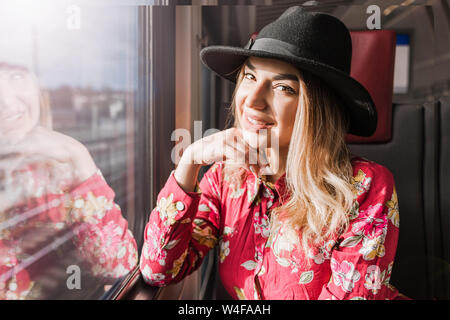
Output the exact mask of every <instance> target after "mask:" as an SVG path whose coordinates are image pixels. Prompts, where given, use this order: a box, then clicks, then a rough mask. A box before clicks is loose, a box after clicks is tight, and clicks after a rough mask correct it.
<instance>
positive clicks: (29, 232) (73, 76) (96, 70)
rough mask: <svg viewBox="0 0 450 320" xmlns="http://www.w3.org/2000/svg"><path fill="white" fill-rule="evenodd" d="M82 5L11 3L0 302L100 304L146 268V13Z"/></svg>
mask: <svg viewBox="0 0 450 320" xmlns="http://www.w3.org/2000/svg"><path fill="white" fill-rule="evenodd" d="M129 2H130V1H129ZM79 3H80V5H76V4H72V2H69V1H61V2H56V1H40V2H39V4H37V2H36V1H25V0H24V1H14V2H11V1H8V2H5V3H3V2H2V4H1V5H0V6H1V7H0V21H1V22H0V47H1V50H0V150H1V151H0V299H86V298H88V299H96V298H100V297H102V296H103V295H105V293H106V292H107V291H108V289H109V288H110V287H111V285H113V284H115V283H117V281H120V280H121V279H123V278H124V277H126V276H127V275H128V274H129V272H130V271H132V270H135V268H136V266H137V262H138V256H139V254H138V250H139V248H140V246H141V234H142V231H141V230H139V228H140V226H141V225H142V223H143V222H142V221H141V220H142V219H144V217H143V214H141V213H140V210H139V208H140V207H139V206H140V204H139V201H143V200H142V199H140V200H138V199H137V195H136V184H137V181H136V178H135V176H136V175H135V173H136V171H137V170H136V163H135V159H136V158H138V157H139V156H140V155H139V154H138V155H137V154H136V153H139V152H140V151H139V150H140V149H139V148H137V143H136V139H135V137H136V136H138V134H137V130H138V128H142V127H141V126H138V125H137V124H136V116H135V113H136V109H135V105H136V103H137V102H136V101H138V100H139V99H136V96H137V91H138V72H137V70H138V63H139V61H140V59H141V52H140V51H139V45H138V41H139V34H140V25H141V24H140V21H141V22H142V19H141V16H140V13H139V10H140V8H139V7H138V6H124V5H120V6H119V5H117V6H114V5H110V4H109V5H102V2H99V3H100V4H98V3H97V4H92V3H89V2H87V1H84V2H82V1H79ZM94 3H96V2H94ZM131 4H133V1H131ZM147 40H149V39H147ZM145 143H151V141H148V140H146V141H145ZM147 147H151V146H147ZM144 200H146V199H144Z"/></svg>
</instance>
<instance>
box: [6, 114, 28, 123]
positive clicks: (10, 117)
mask: <svg viewBox="0 0 450 320" xmlns="http://www.w3.org/2000/svg"><path fill="white" fill-rule="evenodd" d="M23 115H24V114H23V113H15V114H12V115H8V116H6V117H2V118H3V120H5V121H14V120H17V119H20V118H21V117H22V116H23Z"/></svg>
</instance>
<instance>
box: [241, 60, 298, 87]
mask: <svg viewBox="0 0 450 320" xmlns="http://www.w3.org/2000/svg"><path fill="white" fill-rule="evenodd" d="M245 66H247V67H248V68H249V69H250V70H252V71H255V69H256V68H255V66H254V65H252V64H251V63H250V61H248V60H247V61H246V62H245ZM273 80H292V81H296V82H299V81H298V78H297V76H296V75H294V74H290V73H280V74H277V75H276V76H275V77H273Z"/></svg>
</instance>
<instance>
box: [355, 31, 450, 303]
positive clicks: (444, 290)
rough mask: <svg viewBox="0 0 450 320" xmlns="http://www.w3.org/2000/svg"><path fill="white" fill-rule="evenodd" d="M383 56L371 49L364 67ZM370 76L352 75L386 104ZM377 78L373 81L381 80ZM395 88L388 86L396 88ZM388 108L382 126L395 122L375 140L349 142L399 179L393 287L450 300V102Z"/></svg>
mask: <svg viewBox="0 0 450 320" xmlns="http://www.w3.org/2000/svg"><path fill="white" fill-rule="evenodd" d="M367 33H369V32H367ZM358 36H365V35H364V34H360V35H358ZM355 50H358V48H354V51H355ZM382 52H383V51H382ZM379 54H380V51H379V50H374V51H367V50H366V54H365V55H364V57H363V59H366V63H361V64H360V66H365V65H366V66H367V65H369V64H370V63H371V62H372V61H374V60H375V61H378V62H379V61H380V60H379V59H380V56H379ZM359 58H360V59H361V57H359ZM385 58H387V56H385ZM389 65H390V63H389V62H388V61H386V62H385V66H384V67H382V68H380V69H379V70H385V71H387V72H390V71H391V70H390V69H388V66H389ZM366 72H367V70H366V68H355V69H353V64H352V75H353V76H354V77H355V78H356V79H358V80H359V77H360V75H361V74H362V75H363V76H365V77H366V78H364V80H365V81H366V83H364V85H365V86H366V88H367V89H368V90H369V91H370V93H371V95H372V97H373V99H374V101H375V103H376V104H377V101H384V102H386V100H383V99H380V97H377V94H383V92H380V91H379V83H378V84H377V85H376V86H371V83H370V79H369V81H367V74H366ZM374 75H375V77H374V79H373V81H377V79H376V77H377V75H376V73H375V74H374ZM391 84H392V83H391V82H387V83H385V85H386V86H390V88H391V89H392V86H391ZM377 88H378V89H377ZM374 90H375V91H374ZM376 90H378V92H377V91H376ZM391 96H392V95H391ZM384 107H385V106H384V105H382V104H379V103H378V104H377V111H378V113H379V114H381V115H382V117H381V118H379V122H380V121H386V118H385V117H391V118H392V119H388V120H387V125H384V126H380V123H379V125H378V127H377V132H376V133H375V134H374V136H372V137H369V138H358V137H349V139H348V145H349V148H350V151H351V152H352V153H353V154H356V155H359V156H362V157H364V158H367V159H370V160H372V161H375V162H377V163H379V164H381V165H384V166H385V167H387V168H388V169H389V170H390V171H391V172H392V173H393V175H394V179H395V182H396V189H397V194H398V201H399V212H400V235H399V242H398V247H397V255H396V259H395V262H394V268H393V271H392V276H391V283H392V284H393V285H394V286H396V287H397V288H398V289H399V290H400V292H402V293H403V294H405V295H407V296H409V297H411V298H413V299H442V298H447V299H448V288H449V285H448V281H449V280H448V278H449V277H448V275H449V274H450V273H449V270H448V269H449V267H448V261H449V260H448V258H449V248H448V245H447V246H446V247H445V244H446V243H449V241H448V235H447V236H446V234H448V233H447V232H444V228H447V229H448V228H449V226H450V224H449V221H448V219H449V218H448V217H445V216H444V215H442V216H441V214H440V213H441V212H442V213H445V212H448V208H449V198H448V196H449V195H448V191H449V190H450V188H448V181H449V180H448V178H449V173H450V170H449V169H448V165H447V166H446V165H445V163H447V164H448V163H450V162H449V159H448V158H449V154H450V152H449V150H448V149H449V143H448V140H449V136H450V133H449V128H448V127H449V126H448V123H449V121H450V119H449V114H450V112H449V110H450V109H449V108H450V107H449V99H447V98H443V99H441V100H440V101H435V102H428V103H424V104H416V105H414V104H403V105H401V104H394V105H393V107H392V110H391V106H390V105H389V108H388V112H384V111H383V110H382V108H384ZM380 109H381V110H380ZM383 117H384V118H383ZM444 119H446V120H444ZM391 125H392V126H391ZM445 139H446V140H445ZM445 190H447V194H446V195H445V194H444V191H445ZM444 208H447V209H444ZM440 209H441V210H440ZM445 236H446V237H447V239H444V238H443V237H445ZM444 240H445V241H444ZM444 249H445V250H446V254H445V255H444Z"/></svg>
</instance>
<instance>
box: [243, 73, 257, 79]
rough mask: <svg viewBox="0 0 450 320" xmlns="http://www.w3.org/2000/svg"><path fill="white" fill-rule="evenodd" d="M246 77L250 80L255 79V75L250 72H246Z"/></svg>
mask: <svg viewBox="0 0 450 320" xmlns="http://www.w3.org/2000/svg"><path fill="white" fill-rule="evenodd" d="M244 78H245V79H248V80H255V76H254V75H252V74H251V73H248V72H246V73H244Z"/></svg>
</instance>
